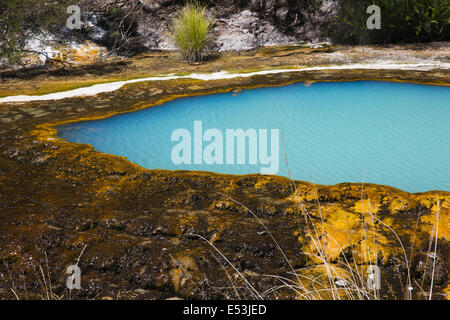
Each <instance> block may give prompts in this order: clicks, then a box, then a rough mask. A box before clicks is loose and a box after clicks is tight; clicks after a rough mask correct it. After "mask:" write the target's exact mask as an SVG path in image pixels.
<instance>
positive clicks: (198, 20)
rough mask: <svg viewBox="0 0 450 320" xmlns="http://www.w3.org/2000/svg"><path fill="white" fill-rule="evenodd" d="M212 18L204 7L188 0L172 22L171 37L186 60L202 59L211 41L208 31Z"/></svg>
mask: <svg viewBox="0 0 450 320" xmlns="http://www.w3.org/2000/svg"><path fill="white" fill-rule="evenodd" d="M213 25H214V19H213V18H209V17H208V16H207V15H206V7H204V6H202V5H200V4H198V3H197V2H189V3H187V4H186V6H185V7H184V8H183V9H181V10H180V11H179V12H178V14H177V16H176V17H175V18H174V20H173V23H172V38H173V40H174V42H175V45H176V46H177V48H178V50H179V51H180V53H181V57H182V59H183V60H185V61H188V62H194V61H203V60H205V59H206V58H207V57H208V55H209V53H208V45H209V43H210V41H211V35H210V31H211V28H212V26H213Z"/></svg>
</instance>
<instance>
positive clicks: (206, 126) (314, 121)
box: [58, 81, 450, 192]
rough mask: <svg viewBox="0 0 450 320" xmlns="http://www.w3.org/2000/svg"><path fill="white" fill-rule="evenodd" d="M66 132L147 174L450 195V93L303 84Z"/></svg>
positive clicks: (193, 100) (62, 131) (180, 102)
mask: <svg viewBox="0 0 450 320" xmlns="http://www.w3.org/2000/svg"><path fill="white" fill-rule="evenodd" d="M237 129H242V132H244V133H246V134H248V136H247V137H245V135H244V136H243V137H244V140H242V141H243V143H244V144H242V141H239V138H236V139H234V137H233V135H230V136H228V132H234V133H237V132H238V131H237ZM58 130H59V135H60V137H62V138H64V139H66V140H68V141H70V142H76V143H88V144H91V145H92V146H94V147H95V148H96V149H97V150H99V151H101V152H105V153H110V154H115V155H119V156H125V157H126V158H128V160H130V161H132V162H134V163H137V164H139V165H140V166H142V167H144V168H148V169H169V170H198V171H212V172H218V173H227V174H250V173H260V172H261V168H263V167H269V166H271V168H272V169H275V170H272V172H268V173H276V174H278V175H282V176H288V168H289V175H290V177H291V178H292V179H295V180H304V181H309V182H314V183H317V184H336V183H341V182H357V183H362V182H364V183H376V184H383V185H390V186H393V187H396V188H399V189H402V190H405V191H409V192H424V191H431V190H444V191H450V87H448V86H431V85H421V84H412V83H396V82H377V81H357V82H317V83H313V84H305V83H297V84H292V85H287V86H283V87H268V88H258V89H250V90H243V91H240V92H230V93H218V94H211V95H205V96H195V97H186V98H179V99H176V100H173V101H170V102H167V103H164V104H163V105H160V106H155V107H151V108H147V109H144V110H140V111H135V112H130V113H125V114H120V115H116V116H113V117H110V118H107V119H103V120H95V121H85V122H78V123H73V124H69V125H64V126H60V127H59V128H58ZM227 130H228V131H227ZM242 132H241V133H242ZM228 138H229V141H228ZM230 141H231V142H230ZM233 141H234V142H233ZM240 143H241V144H240ZM233 144H234V145H233ZM239 146H240V148H239ZM277 147H278V150H277ZM261 152H263V155H261ZM269 155H270V164H269V162H268V159H269V158H268V157H269ZM286 158H287V164H288V166H287V165H286ZM239 159H240V160H239ZM238 160H239V161H238ZM277 163H278V165H277Z"/></svg>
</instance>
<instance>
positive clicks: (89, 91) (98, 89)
mask: <svg viewBox="0 0 450 320" xmlns="http://www.w3.org/2000/svg"><path fill="white" fill-rule="evenodd" d="M348 69H374V70H417V71H430V70H434V69H450V63H435V64H433V63H425V64H424V63H419V64H351V65H342V66H327V67H309V68H299V69H275V70H263V71H256V72H250V73H228V72H226V71H222V72H215V73H209V74H200V73H198V74H197V73H192V74H190V75H186V76H175V75H168V76H160V77H148V78H139V79H133V80H125V81H115V82H109V83H101V84H95V85H92V86H89V87H83V88H79V89H73V90H68V91H62V92H56V93H50V94H44V95H35V96H27V95H17V96H8V97H4V98H0V103H14V102H29V101H47V100H60V99H65V98H74V97H83V96H93V95H96V94H99V93H104V92H112V91H115V90H118V89H120V88H122V87H123V86H124V85H126V84H129V83H137V82H146V81H165V80H176V79H197V80H204V81H208V80H222V79H234V78H248V77H253V76H257V75H266V74H278V73H288V72H303V71H317V70H348Z"/></svg>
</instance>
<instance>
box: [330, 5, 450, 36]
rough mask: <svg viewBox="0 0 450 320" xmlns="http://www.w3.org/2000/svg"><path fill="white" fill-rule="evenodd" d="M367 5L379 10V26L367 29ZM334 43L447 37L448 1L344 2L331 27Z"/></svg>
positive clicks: (449, 24)
mask: <svg viewBox="0 0 450 320" xmlns="http://www.w3.org/2000/svg"><path fill="white" fill-rule="evenodd" d="M370 5H377V6H379V7H380V9H381V29H380V30H369V29H367V25H366V22H367V19H368V17H369V16H370V15H369V14H367V12H366V10H367V8H368V7H369V6H370ZM332 34H333V37H334V39H335V40H336V41H337V42H341V43H349V44H369V43H374V44H383V43H410V42H429V41H445V40H450V0H356V1H344V2H343V4H342V6H341V9H340V12H339V15H338V19H337V21H336V22H335V23H334V24H333V26H332Z"/></svg>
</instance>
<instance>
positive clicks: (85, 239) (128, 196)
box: [0, 48, 450, 299]
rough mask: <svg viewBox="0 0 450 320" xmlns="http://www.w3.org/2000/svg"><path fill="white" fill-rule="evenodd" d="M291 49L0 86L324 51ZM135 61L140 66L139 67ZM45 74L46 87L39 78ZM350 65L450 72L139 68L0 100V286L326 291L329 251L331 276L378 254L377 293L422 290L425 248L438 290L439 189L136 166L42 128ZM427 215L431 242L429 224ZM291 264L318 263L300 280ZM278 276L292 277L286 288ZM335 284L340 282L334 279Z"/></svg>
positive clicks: (442, 78)
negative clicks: (149, 78)
mask: <svg viewBox="0 0 450 320" xmlns="http://www.w3.org/2000/svg"><path fill="white" fill-rule="evenodd" d="M302 50H303V51H302ZM304 50H306V49H305V48H285V49H283V50H275V49H270V50H269V49H264V50H258V51H255V52H253V53H251V54H250V55H247V54H244V55H238V56H235V57H234V58H233V59H223V58H219V59H216V60H213V61H210V62H208V63H205V64H201V65H195V66H194V65H191V66H189V65H185V66H184V67H183V68H184V69H180V68H181V67H180V66H181V64H180V62H178V61H177V60H176V59H175V58H170V57H168V56H164V55H161V54H156V55H146V56H145V57H136V58H135V60H132V61H128V62H126V63H124V64H120V63H118V64H108V65H102V66H100V67H99V68H94V67H91V68H90V69H89V68H88V69H74V70H71V71H70V70H69V73H67V74H65V73H64V72H63V71H61V70H60V71H58V72H59V73H55V74H53V75H52V74H50V75H46V76H44V75H32V74H30V75H29V76H28V78H20V79H17V78H12V79H9V80H5V81H4V82H3V83H2V86H1V90H2V92H3V93H6V92H7V91H8V90H14V91H15V92H16V93H22V92H24V91H26V90H36V89H41V90H43V89H45V90H48V89H49V88H51V87H53V88H57V87H59V88H60V86H61V85H62V84H64V83H67V82H68V81H69V80H70V79H69V77H72V76H73V75H72V72H74V71H76V70H78V72H79V73H78V74H76V73H75V74H76V76H75V77H76V78H74V79H72V80H75V79H76V80H77V81H79V80H82V79H83V78H85V77H86V78H88V79H89V78H96V77H104V78H105V79H106V78H112V77H116V76H120V77H122V76H123V75H124V74H125V75H128V76H129V77H137V76H140V74H139V73H138V72H137V73H133V72H131V70H139V71H140V72H148V70H153V72H161V70H162V69H158V67H157V66H158V65H161V61H164V62H165V65H164V70H165V71H167V72H172V70H178V72H180V71H183V72H184V71H186V72H192V71H193V70H194V71H196V72H208V71H211V70H214V71H215V70H216V69H217V68H219V69H224V68H231V69H233V68H234V69H241V70H243V71H245V70H248V69H251V68H254V67H255V66H259V67H261V65H264V66H266V67H269V66H271V67H276V66H284V67H286V66H288V65H290V62H291V61H295V59H299V60H301V61H306V60H308V59H313V60H312V61H316V62H317V61H322V60H320V59H324V60H323V61H325V60H326V59H327V57H328V59H329V58H330V56H329V55H330V54H331V53H332V52H329V51H319V52H317V53H313V52H311V51H309V52H305V51H304ZM308 50H313V49H308ZM322 50H325V49H322ZM346 50H347V51H340V53H341V54H348V57H351V56H352V55H351V53H352V52H358V50H359V51H360V50H366V49H363V48H347V49H346ZM353 50H355V51H353ZM367 50H376V48H372V49H367ZM405 50H407V51H408V50H411V51H408V52H414V50H413V49H411V48H410V49H405ZM440 50H442V48H441V49H440ZM444 50H445V49H444ZM338 52H339V51H338ZM387 52H389V51H387ZM423 52H427V51H423ZM423 52H422V51H420V52H418V53H417V55H418V56H420V55H423V54H425V53H423ZM428 52H430V51H428ZM430 56H433V54H430ZM316 57H317V60H315V58H316ZM357 57H358V54H357V53H354V58H355V59H357ZM359 57H360V58H359V59H362V58H361V55H359ZM421 57H422V58H423V56H421ZM440 57H441V58H442V57H444V58H445V55H440ZM140 59H143V60H140ZM350 60H351V59H350ZM140 61H145V64H146V65H149V67H148V69H146V70H144V71H141V70H140V69H139V64H140V63H141V62H140ZM311 63H313V62H311ZM127 68H128V69H127ZM159 68H162V67H159ZM69 75H70V76H69ZM47 76H48V78H42V77H47ZM43 79H48V80H47V83H46V85H47V87H45V86H42V84H38V83H39V82H42V80H43ZM358 79H378V80H394V79H395V80H406V81H416V82H428V83H446V84H448V83H450V78H449V74H448V70H446V69H443V70H439V69H437V70H433V71H406V70H357V69H356V70H327V71H305V72H302V73H289V74H287V73H285V74H276V75H275V74H274V75H265V76H256V77H252V78H235V79H231V80H216V81H199V80H189V79H183V80H171V81H155V82H151V83H149V82H143V83H136V84H133V85H127V86H126V87H123V88H121V89H119V90H117V91H114V92H110V93H103V94H99V95H97V96H91V97H79V98H72V99H64V100H59V101H47V102H32V103H23V104H0V181H1V183H0V239H1V240H0V242H1V244H2V245H1V247H0V298H3V299H13V298H20V299H27V298H38V299H40V298H43V299H49V298H69V297H73V298H81V299H166V298H173V297H177V298H184V299H212V298H218V299H230V298H257V297H259V296H258V295H260V296H261V297H263V298H266V299H281V298H285V299H295V298H299V299H301V298H308V297H309V298H311V297H317V295H318V296H321V297H322V298H332V296H331V293H329V292H328V293H327V292H326V291H325V292H321V293H316V291H315V290H316V289H320V288H322V286H327V285H328V286H329V281H328V279H327V276H326V267H327V266H328V267H329V266H331V267H333V268H334V269H335V270H337V272H335V273H333V276H332V278H333V279H332V282H334V281H338V280H340V279H341V278H343V279H348V278H349V275H348V270H346V269H345V268H344V266H343V264H342V262H343V261H346V262H348V264H349V265H351V266H352V267H353V268H355V269H358V270H360V272H361V274H363V273H365V272H366V268H367V265H368V264H370V263H374V261H376V263H377V264H378V265H379V266H380V268H381V270H382V279H383V281H382V290H381V296H382V297H383V298H403V297H404V289H405V285H406V280H407V279H408V275H409V277H410V278H411V279H412V280H411V286H412V287H413V288H414V290H413V291H412V292H413V296H414V298H424V297H425V295H426V294H427V293H428V290H429V286H430V283H431V278H432V274H433V268H432V266H433V261H435V262H436V264H435V268H434V271H435V272H434V278H433V281H434V291H433V292H434V293H433V298H435V299H442V298H444V297H445V295H446V294H447V293H448V290H449V285H448V275H449V269H448V266H449V263H450V261H449V257H450V252H449V245H448V241H449V237H450V235H449V233H448V232H449V230H448V225H449V213H450V194H449V193H448V192H431V191H430V192H427V193H421V194H409V193H407V192H403V191H401V190H398V189H394V188H391V187H388V186H378V185H364V186H362V185H361V184H348V183H345V184H339V185H336V186H315V185H312V184H309V183H306V182H301V181H297V182H295V183H292V182H291V181H289V180H288V179H286V178H281V177H267V176H259V175H249V176H231V175H218V174H213V173H199V172H182V171H176V172H171V171H162V170H145V169H143V168H140V167H138V166H136V165H134V164H132V163H130V162H128V161H127V160H126V159H124V158H120V157H117V156H112V155H107V154H102V153H99V152H97V151H95V150H93V149H92V147H90V146H88V145H83V144H70V143H67V142H65V141H62V140H59V139H58V138H57V137H55V134H56V131H55V129H54V126H55V125H58V124H61V123H66V122H70V121H80V120H83V119H84V120H87V119H95V118H102V117H106V116H111V115H113V114H116V113H118V112H126V111H131V110H136V109H141V108H144V107H149V106H151V105H155V104H160V103H162V102H164V101H167V100H168V99H172V98H174V97H177V96H179V95H186V94H200V93H202V94H205V93H211V92H217V91H229V90H237V91H238V90H241V89H242V88H251V87H255V86H261V85H263V86H264V85H267V86H268V85H281V84H287V83H291V82H295V81H319V80H358ZM19 88H21V89H19ZM155 152H158V151H157V150H155ZM437 216H438V217H439V228H438V232H437V239H438V245H437V252H436V254H435V253H434V250H431V249H430V248H433V249H434V240H430V239H433V237H434V236H435V235H436V233H435V229H434V226H435V225H436V224H435V221H436V217H437ZM433 230H434V231H433ZM393 231H395V232H396V234H397V235H398V238H397V236H396V234H395V233H394V232H393ZM272 236H273V238H272ZM400 241H401V243H402V244H403V246H404V249H405V252H404V251H403V249H402V246H401V245H400ZM280 249H281V250H280ZM405 254H406V258H405ZM320 257H322V258H320ZM76 263H78V265H79V267H80V268H81V270H82V289H81V290H79V291H78V290H74V291H72V292H69V291H67V290H66V289H65V272H66V270H67V267H68V266H69V265H73V264H76ZM295 274H296V275H302V276H304V277H316V276H318V277H319V278H317V279H318V281H317V282H315V281H312V282H311V281H307V280H305V279H306V278H303V277H300V276H295ZM281 277H283V278H281ZM286 279H288V280H286ZM282 280H283V281H289V283H291V284H292V285H291V286H290V287H286V286H284V287H283V281H282ZM280 286H281V287H280ZM299 288H302V289H299ZM303 288H306V289H307V290H306V291H305V289H303ZM307 291H309V292H310V293H309V294H310V296H308V294H306V293H305V292H307ZM299 292H300V293H299ZM336 292H340V293H339V294H341V295H342V297H345V290H344V289H343V288H341V289H336Z"/></svg>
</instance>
